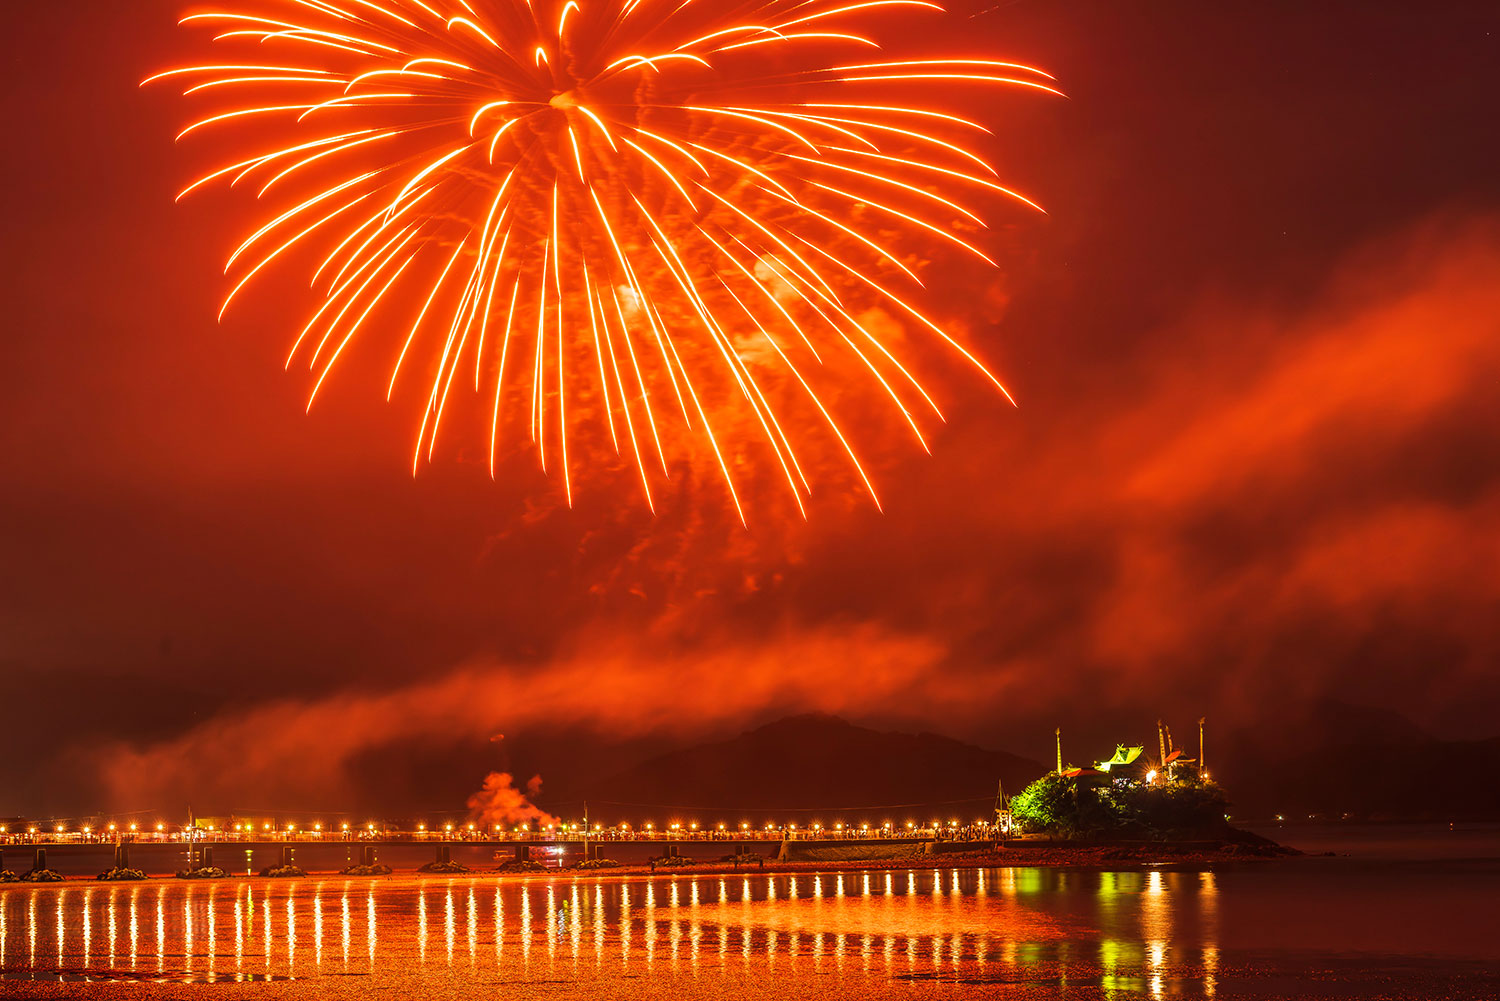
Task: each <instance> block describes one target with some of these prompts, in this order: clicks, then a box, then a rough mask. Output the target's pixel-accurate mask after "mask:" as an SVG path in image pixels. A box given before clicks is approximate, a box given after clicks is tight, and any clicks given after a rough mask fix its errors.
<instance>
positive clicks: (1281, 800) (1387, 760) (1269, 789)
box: [1208, 700, 1500, 821]
mask: <svg viewBox="0 0 1500 1001" xmlns="http://www.w3.org/2000/svg"><path fill="white" fill-rule="evenodd" d="M1208 765H1209V769H1210V771H1211V772H1212V774H1213V776H1214V778H1215V779H1216V780H1218V781H1219V782H1220V783H1221V784H1222V785H1223V786H1224V788H1225V790H1226V791H1227V792H1228V793H1229V797H1230V799H1231V800H1232V801H1233V804H1234V812H1235V814H1237V815H1240V816H1243V817H1246V818H1249V819H1264V818H1268V817H1271V816H1274V815H1276V814H1282V815H1284V816H1286V817H1287V818H1288V819H1292V818H1296V819H1301V820H1306V819H1308V815H1309V814H1314V815H1317V816H1319V817H1327V818H1341V817H1343V816H1345V815H1346V814H1347V815H1348V816H1349V817H1350V818H1351V819H1361V820H1364V819H1372V820H1386V819H1390V820H1395V819H1402V820H1440V821H1448V820H1464V819H1484V818H1494V817H1500V783H1497V782H1496V781H1495V778H1496V776H1497V775H1500V738H1495V739H1490V740H1452V741H1450V740H1442V739H1439V738H1437V737H1434V736H1432V735H1431V734H1428V733H1427V732H1425V731H1424V730H1422V728H1421V727H1419V726H1417V725H1416V724H1415V723H1413V722H1411V721H1410V720H1408V719H1406V718H1405V717H1404V716H1402V715H1400V714H1399V713H1395V712H1390V711H1388V710H1377V709H1367V708H1364V707H1361V706H1353V705H1349V704H1347V703H1343V702H1337V701H1333V700H1323V701H1319V702H1313V703H1308V704H1306V705H1303V706H1294V707H1292V708H1290V709H1288V710H1286V711H1284V712H1283V713H1282V714H1281V715H1279V716H1278V717H1277V718H1276V719H1275V720H1274V721H1272V722H1269V723H1267V724H1264V725H1261V726H1257V727H1255V728H1254V729H1253V730H1244V731H1241V732H1239V733H1237V734H1234V735H1232V736H1230V737H1229V738H1226V740H1225V741H1224V743H1223V744H1222V746H1221V748H1219V749H1216V748H1215V747H1214V746H1213V744H1212V743H1210V745H1209V751H1208Z"/></svg>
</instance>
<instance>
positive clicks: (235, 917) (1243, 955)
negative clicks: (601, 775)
mask: <svg viewBox="0 0 1500 1001" xmlns="http://www.w3.org/2000/svg"><path fill="white" fill-rule="evenodd" d="M1497 900H1500V862H1497V861H1483V860H1480V861H1473V860H1471V861H1439V862H1421V863H1412V862H1383V861H1368V860H1362V859H1302V860H1293V861H1289V862H1284V863H1282V862H1278V863H1271V864H1246V865H1243V866H1233V867H1219V868H1217V869H1216V870H1215V871H1160V870H1149V869H1148V870H1143V871H1126V872H1100V871H1083V870H1076V871H1075V870H1056V869H1028V868H1013V869H991V870H979V871H967V872H954V871H949V870H934V869H932V868H917V869H910V870H905V869H903V870H896V871H882V872H868V873H861V872H848V873H841V874H824V875H813V874H799V875H796V876H786V875H781V876H767V875H753V876H730V877H718V876H699V877H691V876H676V877H657V878H653V879H645V878H639V879H635V878H618V879H601V880H590V879H574V878H573V877H571V876H567V875H559V876H541V877H534V878H532V879H530V880H524V881H523V880H505V881H500V880H497V879H496V878H495V877H493V876H490V877H475V878H464V879H453V880H447V879H428V880H425V881H424V880H417V879H414V878H396V879H378V880H358V879H346V878H343V877H335V878H326V879H318V878H310V879H306V880H298V881H294V882H275V881H262V880H254V881H247V880H233V881H225V882H220V883H195V884H190V883H178V882H156V883H147V884H135V885H128V884H125V885H120V884H112V885H106V884H93V885H89V884H82V883H77V884H69V885H63V886H55V887H43V888H30V887H25V888H22V887H10V888H5V889H0V971H3V972H0V995H5V996H28V997H67V996H76V995H77V994H78V993H79V992H80V991H81V990H84V989H88V990H90V991H91V992H94V991H97V992H99V993H101V994H104V995H106V996H111V995H118V996H160V997H178V996H181V994H182V991H183V985H184V984H204V983H214V984H215V986H214V987H213V988H211V989H212V990H213V991H214V992H215V993H216V994H219V995H223V996H239V995H240V994H245V995H246V996H249V995H250V994H252V993H253V994H255V995H256V996H258V997H265V996H267V995H268V994H269V995H275V996H295V997H309V998H312V997H319V998H321V997H331V996H341V995H346V994H347V995H353V994H356V993H358V994H366V993H369V992H371V991H380V992H383V993H384V994H385V995H386V996H389V997H408V996H415V997H430V996H445V997H447V996H456V997H467V996H481V995H482V996H489V997H493V996H495V995H497V994H511V993H515V992H517V991H519V990H522V989H524V990H526V991H527V992H528V993H540V994H545V995H548V996H557V997H571V996H578V997H601V996H653V997H654V996H663V997H666V996H672V997H704V996H710V997H724V996H728V997H743V998H771V997H777V998H781V997H787V996H811V995H813V994H818V995H825V994H828V993H829V992H835V993H836V994H838V995H840V996H846V997H849V996H852V997H874V996H876V995H879V996H882V997H887V996H891V995H893V994H894V995H896V996H902V997H927V996H944V997H952V996H955V995H957V996H968V995H983V996H1002V997H1019V998H1029V997H1067V998H1093V997H1101V998H1137V997H1139V998H1150V997H1193V998H1196V997H1221V998H1236V997H1253V998H1265V997H1319V998H1339V997H1349V998H1367V997H1402V998H1405V997H1410V998H1437V997H1451V998H1495V997H1500V972H1497V971H1500V943H1497V941H1496V936H1495V934H1494V931H1495V908H1496V901H1497ZM85 982H91V983H90V984H89V986H88V987H87V988H85Z"/></svg>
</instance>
